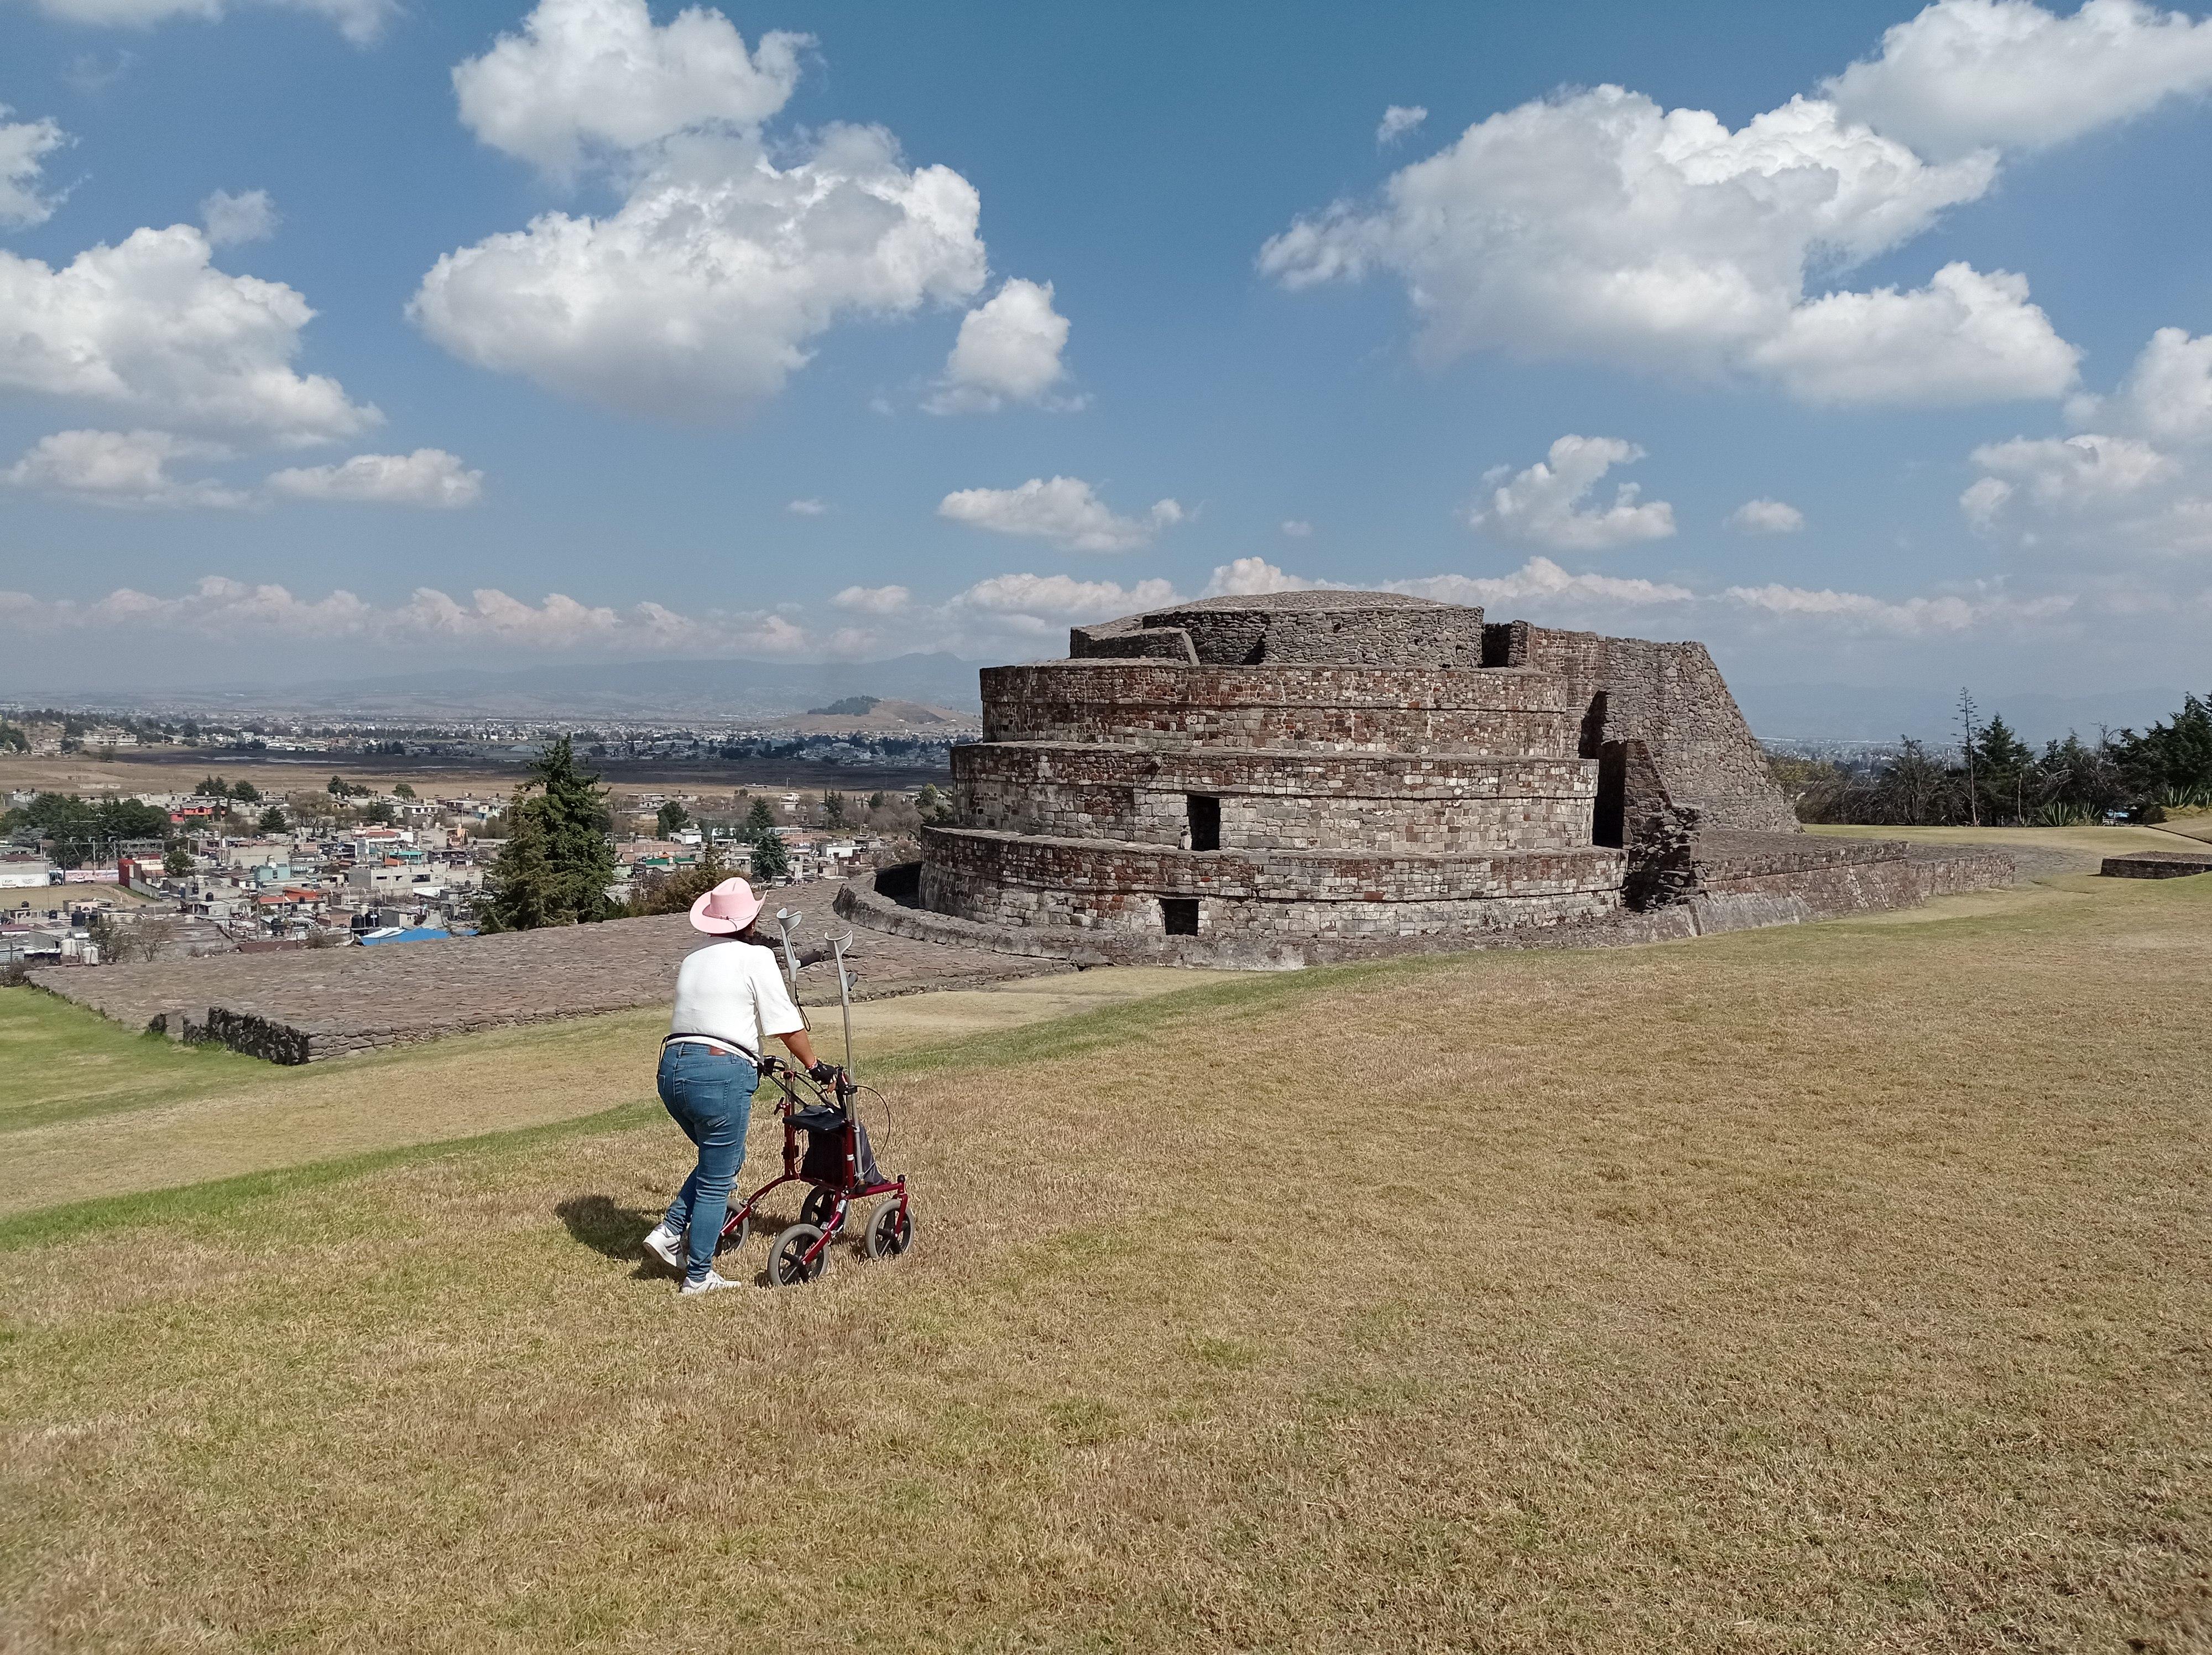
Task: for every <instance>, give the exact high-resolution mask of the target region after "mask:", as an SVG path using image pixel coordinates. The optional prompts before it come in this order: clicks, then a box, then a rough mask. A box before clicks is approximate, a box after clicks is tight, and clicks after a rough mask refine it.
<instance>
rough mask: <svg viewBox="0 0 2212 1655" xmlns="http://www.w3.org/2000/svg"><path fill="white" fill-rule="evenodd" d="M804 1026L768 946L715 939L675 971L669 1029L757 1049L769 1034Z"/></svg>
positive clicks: (671, 1031)
mask: <svg viewBox="0 0 2212 1655" xmlns="http://www.w3.org/2000/svg"><path fill="white" fill-rule="evenodd" d="M805 1026H806V1024H805V1019H802V1018H801V1017H800V1016H799V1007H796V1006H794V1005H793V1004H792V1003H791V994H790V991H789V990H787V989H786V988H785V987H784V985H783V973H782V971H781V970H779V969H778V968H777V965H776V958H775V951H774V950H772V949H768V948H763V947H760V946H757V944H754V943H750V942H738V941H737V940H734V939H732V940H729V941H726V942H713V943H709V944H708V945H707V946H705V947H704V948H700V949H696V950H695V951H694V952H691V953H690V954H688V955H686V956H685V957H684V964H682V965H681V966H680V967H678V970H677V972H676V1013H675V1015H674V1016H673V1017H671V1018H670V1019H669V1021H668V1031H669V1033H671V1034H696V1035H704V1036H706V1037H708V1039H711V1040H719V1041H720V1042H722V1043H723V1044H726V1045H732V1046H738V1047H741V1048H743V1049H744V1050H746V1051H749V1052H753V1053H756V1054H757V1053H758V1052H759V1051H760V1049H761V1046H762V1044H763V1042H764V1041H765V1040H766V1039H767V1038H768V1037H769V1036H770V1035H776V1034H789V1033H791V1032H792V1031H793V1030H796V1029H803V1028H805Z"/></svg>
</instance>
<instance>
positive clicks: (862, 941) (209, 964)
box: [31, 886, 1069, 1063]
mask: <svg viewBox="0 0 2212 1655" xmlns="http://www.w3.org/2000/svg"><path fill="white" fill-rule="evenodd" d="M833 894H834V892H833V891H831V889H830V888H829V887H826V886H825V887H822V888H821V889H820V894H819V897H818V903H819V907H820V910H822V911H820V912H819V913H818V914H817V915H816V916H814V918H813V919H811V920H810V921H809V922H808V923H807V925H806V926H805V928H804V932H803V936H804V937H805V940H807V941H809V942H818V941H819V940H820V939H821V936H822V927H821V925H819V924H818V923H817V921H828V920H829V919H830V917H831V916H830V915H829V911H828V910H829V902H830V898H831V897H832V896H833ZM808 895H809V896H810V897H812V896H813V895H814V891H813V888H811V887H810V888H809V891H808ZM706 945H707V939H706V938H705V937H703V936H702V935H701V934H699V933H698V932H696V931H695V930H693V929H692V928H691V926H690V922H689V920H687V919H686V918H685V916H683V915H681V914H673V915H667V916H661V917H659V918H654V919H642V920H611V921H609V922H606V923H605V924H602V925H579V926H560V927H556V928H550V929H548V930H543V931H518V932H511V933H507V934H503V935H500V936H489V937H454V938H451V939H448V940H445V941H430V942H411V943H385V944H382V945H380V946H375V947H368V948H361V947H354V948H328V949H308V950H306V951H303V952H289V953H281V954H221V955H216V956H215V957H213V958H207V959H197V960H177V961H166V960H165V961H161V962H158V963H155V964H147V965H114V966H100V967H97V968H94V969H90V970H85V969H75V970H68V969H62V968H59V967H57V968H53V969H50V970H42V971H34V972H33V973H32V974H31V975H32V980H33V982H34V983H38V984H39V986H40V987H41V988H44V989H52V991H53V992H54V993H56V994H58V995H64V997H66V998H68V999H70V1000H74V1001H77V1002H78V1003H79V1004H81V1005H85V1006H89V1007H92V1008H93V1009H94V1010H95V1011H97V1012H99V1013H101V1014H102V1015H104V1016H106V1017H110V1018H112V1019H114V1020H115V1021H117V1022H118V1023H121V1024H123V1025H125V1026H126V1027H129V1028H133V1029H144V1028H148V1027H149V1026H151V1025H153V1024H154V1023H155V1019H164V1022H165V1026H166V1021H167V1019H170V1018H172V1017H173V1016H175V1015H177V1014H179V1013H181V1015H182V1018H183V1020H184V1022H185V1025H186V1028H187V1030H188V1031H192V1034H193V1035H194V1037H202V1038H207V1039H212V1040H216V1041H218V1042H220V1043H221V1044H224V1045H228V1046H230V1047H232V1048H233V1049H234V1050H240V1051H244V1052H246V1053H248V1054H249V1055H250V1056H257V1057H266V1058H269V1059H270V1060H271V1061H273V1062H283V1063H301V1062H314V1061H317V1060H319V1059H322V1058H326V1057H336V1056H344V1055H346V1054H348V1053H351V1052H359V1051H368V1050H375V1049H377V1048H379V1047H383V1046H393V1045H404V1044H409V1043H410V1042H414V1041H418V1040H428V1039H432V1038H435V1037H437V1036H440V1035H447V1034H459V1033H462V1032H465V1031H469V1030H472V1029H489V1028H501V1027H506V1026H509V1025H515V1024H523V1023H538V1022H544V1021H547V1020H550V1019H554V1018H561V1017H576V1016H582V1015H586V1014H588V1013H593V1012H614V1011H626V1010H629V1009H630V1008H632V1007H639V1006H654V1005H665V1004H666V1003H668V1002H669V1001H671V999H672V998H673V996H674V994H675V989H676V968H677V967H678V965H679V964H682V963H683V959H684V956H685V955H686V954H688V953H690V952H691V951H692V950H693V949H694V948H696V947H702V946H706ZM854 948H855V951H856V958H854V970H855V972H856V973H857V974H858V975H859V977H860V983H858V985H857V986H856V988H855V989H854V992H855V994H856V995H858V996H859V997H860V998H863V999H869V998H881V997H883V996H884V995H901V994H913V993H916V992H918V991H920V990H922V989H946V988H975V987H981V986H985V985H987V984H989V983H999V982H1006V981H1008V980H1010V979H1012V978H1015V977H1033V976H1036V975H1037V974H1039V973H1041V972H1044V971H1051V970H1067V969H1069V968H1068V967H1066V965H1064V964H1059V963H1058V962H1054V961H1048V960H1044V959H1036V958H1019V957H1017V956H1012V955H1008V954H1004V953H994V952H987V951H985V950H982V949H978V948H972V947H961V946H950V945H947V944H945V943H942V942H936V941H927V940H915V939H910V938H906V937H896V936H889V935H885V934H881V933H878V932H863V933H861V934H860V935H859V936H858V937H856V939H855V941H854ZM799 999H800V1001H801V1002H802V1003H803V1004H805V1005H809V1006H821V1005H833V1006H834V1005H835V1004H836V1001H837V983H836V977H834V976H832V975H831V974H830V968H829V966H827V965H822V966H818V967H816V968H814V969H811V970H805V971H802V972H801V973H800V974H799Z"/></svg>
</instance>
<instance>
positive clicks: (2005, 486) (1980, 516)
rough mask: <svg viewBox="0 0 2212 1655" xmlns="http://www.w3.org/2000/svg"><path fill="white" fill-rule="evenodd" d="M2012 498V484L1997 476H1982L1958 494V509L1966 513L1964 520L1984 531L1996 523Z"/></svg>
mask: <svg viewBox="0 0 2212 1655" xmlns="http://www.w3.org/2000/svg"><path fill="white" fill-rule="evenodd" d="M2011 499H2012V484H2009V483H2008V482H2006V481H2005V480H2004V479H2003V478H1999V477H1984V478H1979V479H1978V480H1977V481H1975V482H1972V483H1970V484H1967V485H1966V489H1965V490H1963V491H1962V492H1961V493H1960V496H1959V509H1960V511H1961V512H1964V513H1965V514H1966V521H1967V522H1969V523H1971V524H1972V525H1973V526H1974V527H1975V528H1976V529H1977V530H1979V531H1981V532H1984V533H1986V532H1988V531H1989V530H1990V529H1991V528H1993V527H1995V526H1996V520H1997V518H1998V516H1999V515H2000V514H2002V512H2003V510H2004V508H2005V506H2006V504H2007V502H2009V501H2010V500H2011Z"/></svg>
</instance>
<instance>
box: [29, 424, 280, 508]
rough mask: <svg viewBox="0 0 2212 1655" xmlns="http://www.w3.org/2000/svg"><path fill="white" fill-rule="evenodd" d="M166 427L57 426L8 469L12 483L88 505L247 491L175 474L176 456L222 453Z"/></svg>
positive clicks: (214, 500)
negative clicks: (86, 428) (91, 428)
mask: <svg viewBox="0 0 2212 1655" xmlns="http://www.w3.org/2000/svg"><path fill="white" fill-rule="evenodd" d="M220 452H221V451H220V450H219V449H216V447H213V446H212V445H210V444H207V443H199V442H190V441H185V440H184V439H182V438H180V437H176V436H173V435H170V434H169V433H168V432H167V431H57V432H55V433H54V434H53V435H52V436H46V437H41V438H40V439H39V441H38V442H37V443H36V444H35V445H34V446H33V447H32V448H31V449H30V451H29V452H28V453H25V454H24V455H23V457H22V458H21V459H19V460H17V461H16V462H15V465H12V466H10V467H9V469H8V470H7V471H6V472H0V478H4V479H5V480H6V481H7V482H8V483H9V484H10V485H12V486H13V487H15V488H19V489H34V490H38V491H39V492H40V493H42V494H51V495H56V496H60V497H62V498H64V499H68V500H74V501H77V502H82V503H85V504H88V505H97V506H122V507H130V508H142V509H143V508H163V507H171V508H175V507H205V506H212V507H234V506H243V505H246V503H247V502H248V496H246V495H244V494H242V493H240V492H239V491H238V490H234V489H229V488H226V487H224V486H223V485H222V484H220V483H214V482H209V481H205V480H199V479H191V478H178V477H173V476H172V475H171V474H170V472H169V465H170V463H171V462H172V461H174V460H179V459H211V458H214V457H216V455H217V454H219V453H220Z"/></svg>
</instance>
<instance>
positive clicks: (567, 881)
mask: <svg viewBox="0 0 2212 1655" xmlns="http://www.w3.org/2000/svg"><path fill="white" fill-rule="evenodd" d="M608 824H609V818H608V814H607V796H606V794H605V791H604V790H603V789H601V788H600V787H599V777H598V776H593V775H591V774H590V773H588V772H587V771H585V770H580V769H579V768H578V767H577V764H576V755H575V752H574V750H573V749H572V748H571V746H570V745H569V742H568V737H567V736H565V735H564V736H562V738H561V739H559V740H558V741H556V742H555V743H554V744H553V745H552V746H551V747H550V748H548V749H547V750H546V753H545V756H544V758H541V759H539V760H538V762H537V764H533V765H532V766H531V777H530V780H529V781H527V782H525V783H523V785H522V786H521V787H520V788H517V789H515V794H514V802H513V804H512V805H510V806H508V808H507V843H506V845H505V846H504V847H503V848H502V849H501V851H500V853H499V860H498V861H495V862H494V863H493V864H492V869H491V873H490V875H489V878H487V879H485V881H484V902H483V909H482V917H483V923H484V928H485V929H486V930H488V931H530V930H535V929H536V928H538V927H540V926H545V925H576V924H580V923H584V922H589V921H592V920H603V919H607V918H609V917H611V916H612V915H613V914H614V913H615V912H616V911H617V910H616V907H615V904H613V903H612V902H611V901H610V900H609V899H608V897H607V887H608V886H609V885H611V884H613V883H614V877H615V851H614V846H613V844H612V843H611V841H610V840H609V839H608V837H607V828H608Z"/></svg>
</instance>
